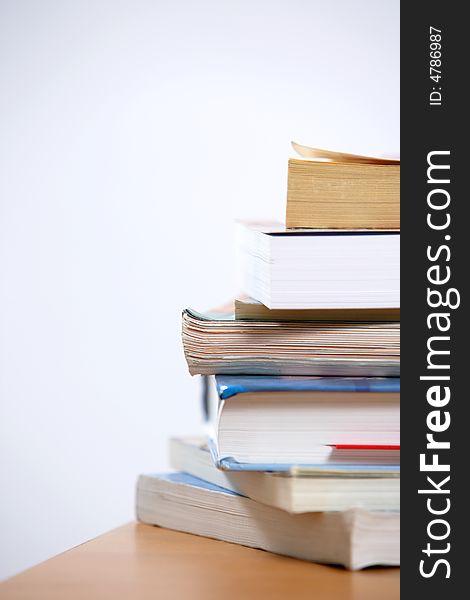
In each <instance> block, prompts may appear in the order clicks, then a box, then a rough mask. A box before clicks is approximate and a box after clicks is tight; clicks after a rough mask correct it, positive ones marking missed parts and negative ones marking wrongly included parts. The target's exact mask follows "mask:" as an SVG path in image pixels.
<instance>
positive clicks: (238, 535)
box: [136, 473, 400, 569]
mask: <svg viewBox="0 0 470 600" xmlns="http://www.w3.org/2000/svg"><path fill="white" fill-rule="evenodd" d="M136 512H137V518H138V519H139V521H142V522H144V523H148V524H151V525H159V526H161V527H167V528H169V529H176V530H178V531H184V532H187V533H193V534H196V535H201V536H205V537H210V538H215V539H218V540H224V541H226V542H232V543H235V544H241V545H243V546H249V547H251V548H260V549H263V550H268V551H270V552H273V553H275V554H282V555H285V556H291V557H294V558H299V559H303V560H308V561H315V562H321V563H332V564H339V565H344V566H345V567H346V568H348V569H362V568H364V567H368V566H371V565H398V564H399V562H400V545H399V537H400V515H399V513H398V512H385V511H382V512H371V511H366V510H363V509H352V510H348V511H344V512H340V511H337V512H323V513H322V512H315V513H305V514H298V515H292V514H289V513H288V512H286V511H283V510H280V509H278V508H273V507H271V506H266V505H264V504H261V503H260V502H255V501H254V500H251V499H250V498H246V497H244V496H241V495H239V494H236V493H234V492H232V491H229V490H225V489H224V488H220V487H218V486H215V485H212V484H210V483H208V482H205V481H202V480H201V479H197V478H195V477H191V476H190V475H187V474H183V473H173V474H168V475H141V476H140V477H139V480H138V483H137V493H136Z"/></svg>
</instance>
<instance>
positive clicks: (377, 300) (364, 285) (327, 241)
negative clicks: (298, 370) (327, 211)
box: [237, 223, 400, 309]
mask: <svg viewBox="0 0 470 600" xmlns="http://www.w3.org/2000/svg"><path fill="white" fill-rule="evenodd" d="M237 251H238V257H239V261H238V262H239V273H240V282H241V285H242V288H243V292H244V293H245V294H247V295H248V296H250V297H252V298H254V299H255V300H258V301H259V302H262V303H263V304H264V305H265V306H267V307H268V308H271V309H320V308H321V309H353V308H356V309H357V308H361V309H373V308H387V309H397V308H399V307H400V234H399V232H397V231H372V230H367V231H366V230H349V231H346V230H338V229H337V230H333V229H328V230H326V229H315V230H313V229H302V230H295V229H286V228H285V227H283V226H282V225H280V224H276V223H258V224H256V223H239V224H238V227H237Z"/></svg>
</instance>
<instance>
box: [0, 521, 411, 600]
mask: <svg viewBox="0 0 470 600" xmlns="http://www.w3.org/2000/svg"><path fill="white" fill-rule="evenodd" d="M0 598H1V599H2V600H4V599H5V600H7V599H8V600H9V599H23V598H28V599H29V598H34V599H37V600H42V599H44V600H46V599H47V600H55V599H57V600H59V599H60V600H76V599H78V598H80V599H82V598H83V599H85V598H86V599H87V600H93V599H95V598H96V599H98V598H99V599H100V600H101V599H103V598H113V600H120V599H123V598H125V599H129V600H131V599H132V600H141V599H147V598H148V599H149V600H150V599H151V600H160V599H163V598H165V599H166V598H169V599H173V598H175V599H179V598H184V599H190V600H212V599H214V600H215V599H217V600H231V599H232V598H233V599H235V598H236V599H237V600H239V599H243V600H247V599H253V600H254V599H256V600H262V599H263V598H266V599H269V600H278V599H279V600H281V599H282V600H284V599H291V598H292V599H293V600H302V599H304V598H305V599H307V598H308V599H309V600H312V599H318V600H330V599H333V598H338V599H341V600H348V599H352V598H354V599H355V600H368V599H369V598H370V599H373V600H378V599H380V600H388V599H394V600H395V599H397V598H399V569H392V568H387V569H368V570H366V571H359V572H354V573H351V572H348V571H345V570H344V569H341V568H336V567H329V566H322V565H316V564H312V563H307V562H303V561H300V560H295V559H291V558H285V557H281V556H275V555H273V554H269V553H268V552H263V551H262V550H253V549H250V548H244V547H242V546H237V545H235V544H228V543H226V542H219V541H215V540H210V539H205V538H202V537H197V536H194V535H189V534H186V533H179V532H176V531H170V530H167V529H160V528H158V527H152V526H150V525H142V524H137V523H135V524H130V525H125V526H124V527H120V528H119V529H115V530H114V531H111V532H109V533H107V534H105V535H103V536H101V537H98V538H96V539H94V540H91V541H90V542H87V543H85V544H82V545H81V546H77V547H76V548H73V549H72V550H69V551H68V552H64V553H63V554H60V555H59V556H56V557H55V558H52V559H50V560H48V561H46V562H44V563H41V564H40V565H38V566H36V567H33V568H32V569H29V570H28V571H25V572H24V573H21V574H19V575H17V576H16V577H12V578H11V579H9V580H7V581H6V582H4V583H2V584H0Z"/></svg>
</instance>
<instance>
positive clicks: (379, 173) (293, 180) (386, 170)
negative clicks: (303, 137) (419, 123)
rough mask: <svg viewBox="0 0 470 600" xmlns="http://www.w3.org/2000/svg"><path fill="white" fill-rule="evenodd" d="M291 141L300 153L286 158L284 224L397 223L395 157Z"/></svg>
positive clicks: (373, 225)
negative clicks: (346, 152)
mask: <svg viewBox="0 0 470 600" xmlns="http://www.w3.org/2000/svg"><path fill="white" fill-rule="evenodd" d="M294 147H295V148H296V149H297V150H299V153H300V154H301V155H303V156H304V158H302V159H294V158H293V159H290V160H289V163H288V185H287V208H286V226H287V227H289V228H314V229H321V228H328V229H329V228H332V229H336V228H338V229H354V228H360V229H399V228H400V163H399V162H398V161H396V160H393V161H392V160H388V161H387V160H386V159H385V160H384V159H381V160H380V159H373V158H369V157H353V158H352V157H351V155H341V154H339V153H328V154H329V156H327V157H325V151H322V150H316V152H315V153H314V154H313V155H312V152H309V150H310V151H312V150H315V149H313V148H310V149H309V148H306V147H302V146H299V145H295V146H294ZM309 157H310V158H309Z"/></svg>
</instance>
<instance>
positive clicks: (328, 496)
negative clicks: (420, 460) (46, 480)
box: [137, 146, 400, 569]
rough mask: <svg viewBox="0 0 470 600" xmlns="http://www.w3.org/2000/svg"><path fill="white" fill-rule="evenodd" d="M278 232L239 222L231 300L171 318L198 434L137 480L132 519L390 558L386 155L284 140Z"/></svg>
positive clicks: (393, 462) (396, 315) (395, 550)
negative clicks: (202, 429)
mask: <svg viewBox="0 0 470 600" xmlns="http://www.w3.org/2000/svg"><path fill="white" fill-rule="evenodd" d="M296 149H297V150H299V151H300V152H301V154H302V155H303V157H302V160H297V159H295V160H294V159H292V160H290V161H289V165H288V175H289V177H288V194H287V211H286V225H287V226H286V227H284V226H281V225H276V224H272V223H267V224H243V223H241V224H239V225H238V233H237V250H238V252H239V255H240V272H241V276H242V281H243V288H244V289H243V291H244V294H246V295H244V296H243V297H241V298H239V299H236V300H235V302H234V303H233V305H232V306H231V307H230V310H227V309H226V308H225V309H220V310H216V311H211V312H207V313H200V312H197V311H195V310H192V309H187V310H185V311H184V312H183V334H182V335H183V346H184V352H185V356H186V359H187V362H188V366H189V371H190V373H191V374H192V375H202V376H203V377H202V381H203V391H202V406H203V411H204V415H205V418H206V422H207V435H206V437H204V438H198V437H195V438H174V439H172V440H171V441H170V461H171V466H172V467H173V469H175V472H172V473H170V474H160V475H142V476H140V478H139V481H138V485H137V516H138V518H139V519H140V520H141V521H143V522H146V523H151V524H155V525H160V526H163V527H169V528H172V529H177V530H180V531H185V532H190V533H194V534H198V535H203V536H208V537H212V538H216V539H220V540H225V541H228V542H233V543H238V544H243V545H246V546H251V547H255V548H261V549H264V550H268V551H271V552H274V553H278V554H284V555H287V556H291V557H295V558H300V559H305V560H310V561H316V562H323V563H332V564H340V565H344V566H345V567H347V568H350V569H360V568H363V567H367V566H370V565H397V564H399V518H400V515H399V486H400V466H399V462H400V461H399V452H400V451H399V448H400V446H399V444H400V441H399V433H400V432H399V429H400V424H399V394H400V379H399V373H400V339H399V336H400V308H399V169H400V166H399V163H398V162H397V161H393V160H385V159H372V158H368V157H363V156H355V155H345V154H335V153H331V152H327V151H319V150H315V149H312V148H306V147H299V146H297V147H296Z"/></svg>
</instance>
